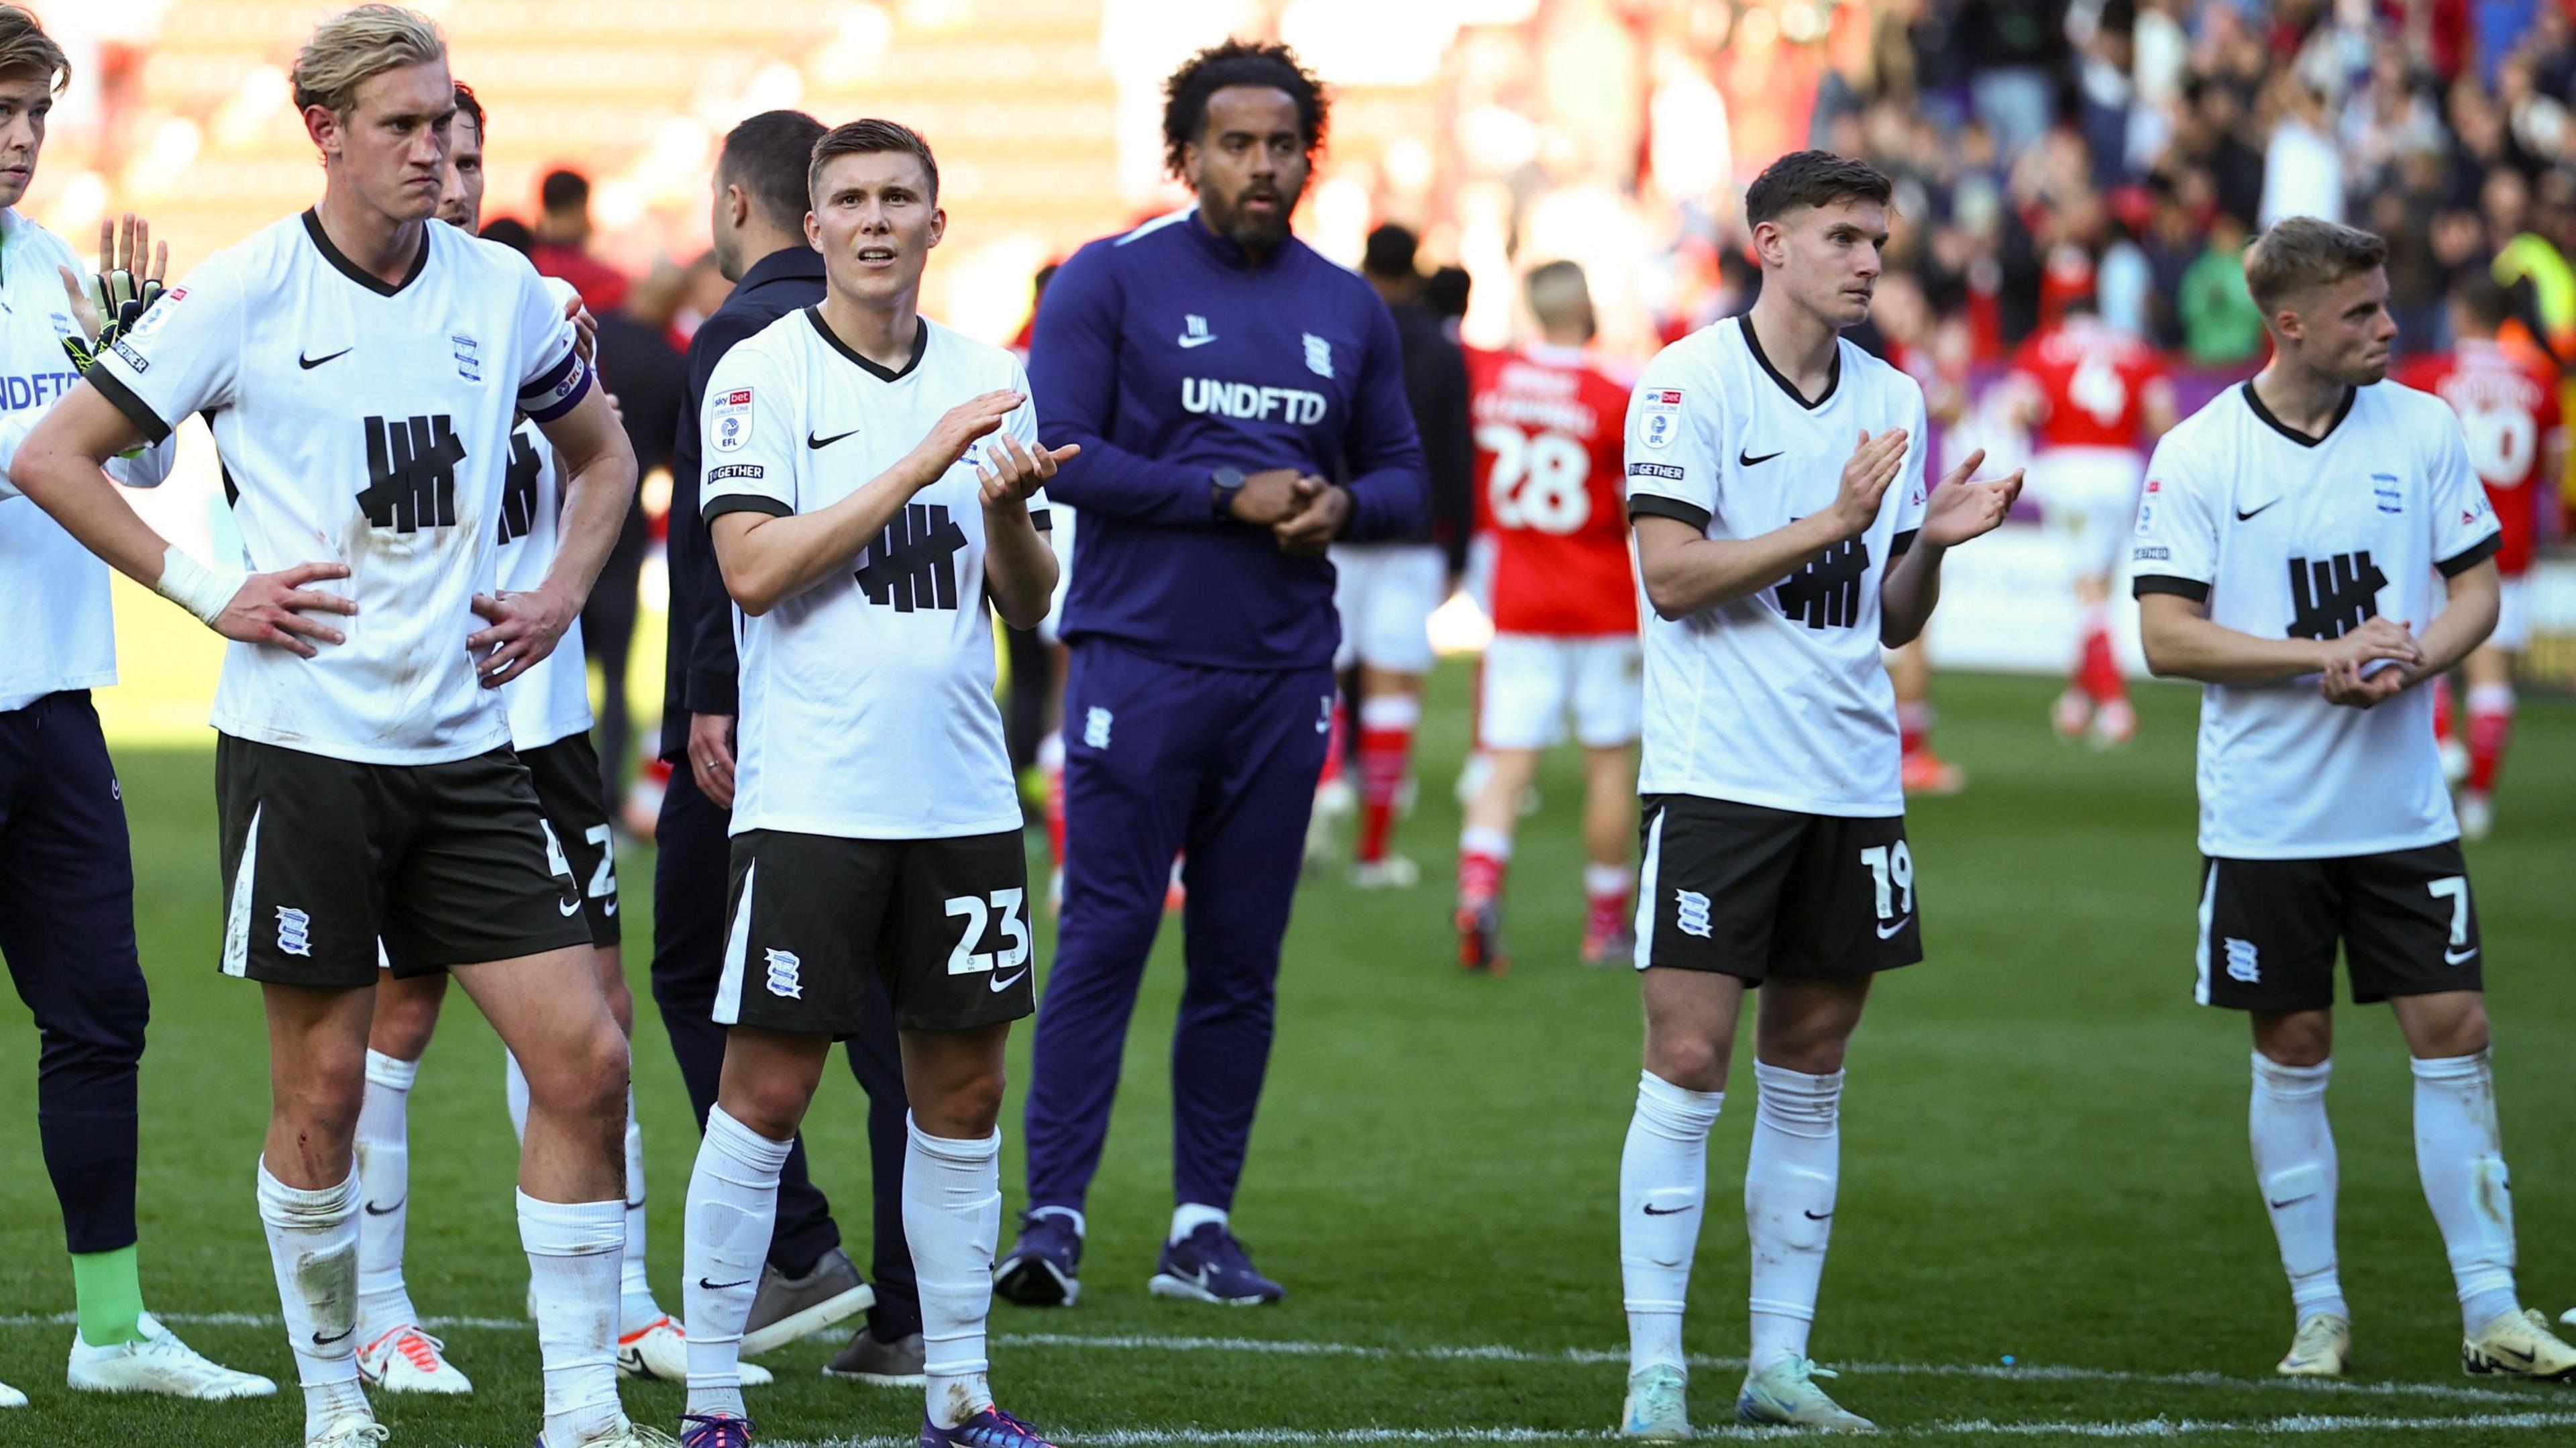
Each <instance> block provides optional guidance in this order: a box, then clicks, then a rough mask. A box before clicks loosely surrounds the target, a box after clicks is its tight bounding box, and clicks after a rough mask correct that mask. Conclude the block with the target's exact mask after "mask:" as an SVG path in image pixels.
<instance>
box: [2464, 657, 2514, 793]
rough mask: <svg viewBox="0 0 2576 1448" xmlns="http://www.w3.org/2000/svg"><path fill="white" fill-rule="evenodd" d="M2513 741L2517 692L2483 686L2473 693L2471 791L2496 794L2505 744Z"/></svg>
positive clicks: (2470, 714) (2509, 689)
mask: <svg viewBox="0 0 2576 1448" xmlns="http://www.w3.org/2000/svg"><path fill="white" fill-rule="evenodd" d="M2511 737H2513V688H2512V686H2511V685H2503V686H2498V685H2495V684H2482V685H2480V686H2479V687H2477V688H2474V689H2471V690H2470V691H2469V788H2471V789H2473V790H2475V791H2477V792H2478V793H2480V794H2491V793H2493V792H2494V790H2495V777H2496V770H2497V768H2498V767H2499V766H2501V765H2502V764H2503V763H2504V746H2505V741H2506V740H2507V739H2510V738H2511Z"/></svg>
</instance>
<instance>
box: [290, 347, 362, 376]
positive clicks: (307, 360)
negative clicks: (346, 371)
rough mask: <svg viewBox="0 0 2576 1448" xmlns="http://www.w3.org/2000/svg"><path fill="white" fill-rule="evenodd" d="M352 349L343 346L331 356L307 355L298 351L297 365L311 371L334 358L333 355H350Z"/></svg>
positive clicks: (296, 355) (296, 356)
mask: <svg viewBox="0 0 2576 1448" xmlns="http://www.w3.org/2000/svg"><path fill="white" fill-rule="evenodd" d="M351 350H352V349H350V348H347V347H343V348H341V349H340V350H339V351H337V352H334V353H332V354H331V356H330V357H307V356H305V355H304V354H303V353H301V352H298V353H296V354H295V365H296V366H298V367H301V368H303V369H304V370H305V371H307V372H310V371H312V370H313V369H314V368H316V367H319V366H321V365H322V364H323V363H325V362H328V361H330V360H332V358H333V357H346V356H348V355H349V353H350V351H351Z"/></svg>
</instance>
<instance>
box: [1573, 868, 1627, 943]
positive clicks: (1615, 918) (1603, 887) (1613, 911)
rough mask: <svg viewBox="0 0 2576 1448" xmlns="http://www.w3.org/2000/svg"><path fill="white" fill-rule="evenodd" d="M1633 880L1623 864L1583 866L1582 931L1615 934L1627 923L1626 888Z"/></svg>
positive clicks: (1592, 933) (1588, 933)
mask: <svg viewBox="0 0 2576 1448" xmlns="http://www.w3.org/2000/svg"><path fill="white" fill-rule="evenodd" d="M1632 883H1634V880H1633V877H1632V876H1630V875H1629V873H1628V867H1627V866H1625V865H1599V864H1594V865H1586V866H1584V867H1583V898H1584V902H1585V906H1586V909H1585V912H1584V922H1583V929H1584V933H1585V934H1587V935H1593V936H1603V935H1615V934H1617V933H1618V932H1619V931H1620V930H1621V929H1623V928H1624V927H1625V926H1626V925H1627V924H1628V888H1629V886H1630V885H1631V884H1632Z"/></svg>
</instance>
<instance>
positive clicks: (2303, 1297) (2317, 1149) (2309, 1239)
mask: <svg viewBox="0 0 2576 1448" xmlns="http://www.w3.org/2000/svg"><path fill="white" fill-rule="evenodd" d="M2333 1074H2334V1063H2333V1062H2332V1061H2320V1062H2318V1063H2317V1064H2315V1065H2313V1066H2284V1065H2282V1064H2281V1063H2279V1062H2278V1061H2274V1060H2272V1059H2271V1058H2269V1057H2267V1056H2265V1055H2264V1054H2263V1053H2262V1052H2260V1051H2257V1052H2255V1053H2254V1104H2253V1107H2252V1109H2251V1111H2250V1113H2249V1130H2248V1133H2247V1134H2248V1135H2250V1136H2251V1137H2252V1138H2253V1141H2254V1184H2255V1186H2256V1187H2258V1188H2260V1189H2261V1191H2262V1193H2263V1206H2264V1209H2265V1210H2266V1211H2269V1212H2270V1213H2271V1214H2272V1235H2273V1236H2274V1237H2276V1238H2278V1239H2279V1240H2280V1243H2281V1270H2282V1271H2283V1272H2286V1273H2288V1274H2289V1277H2290V1309H2291V1313H2292V1320H2293V1322H2294V1323H2295V1322H2305V1321H2307V1320H2308V1319H2309V1318H2310V1317H2312V1316H2315V1315H2316V1314H2317V1313H2320V1312H2330V1313H2333V1314H2334V1315H2335V1316H2337V1317H2341V1318H2346V1319H2349V1318H2350V1317H2351V1316H2352V1309H2351V1308H2350V1307H2348V1306H2346V1305H2345V1304H2344V1300H2343V1281H2342V1278H2341V1277H2340V1276H2339V1275H2338V1274H2337V1272H2336V1270H2335V1187H2336V1185H2337V1183H2338V1181H2339V1177H2338V1174H2337V1172H2336V1169H2335V1144H2334V1129H2333V1128H2332V1127H2331V1126H2329V1125H2328V1124H2327V1122H2326V1079H2327V1078H2328V1077H2329V1076H2331V1075H2333Z"/></svg>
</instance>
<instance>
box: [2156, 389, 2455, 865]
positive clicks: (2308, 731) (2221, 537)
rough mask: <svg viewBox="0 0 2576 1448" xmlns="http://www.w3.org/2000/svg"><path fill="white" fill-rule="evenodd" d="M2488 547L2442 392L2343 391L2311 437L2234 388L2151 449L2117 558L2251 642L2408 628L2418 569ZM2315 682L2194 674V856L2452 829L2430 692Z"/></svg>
mask: <svg viewBox="0 0 2576 1448" xmlns="http://www.w3.org/2000/svg"><path fill="white" fill-rule="evenodd" d="M2500 541H2501V537H2500V533H2499V525H2498V524H2497V522H2496V517H2495V513H2494V511H2493V510H2492V509H2491V508H2489V507H2488V506H2487V495H2486V489H2485V488H2483V487H2481V486H2480V485H2479V483H2478V477H2477V473H2476V472H2475V471H2474V470H2473V469H2472V468H2471V467H2470V465H2469V453H2468V444H2467V443H2466V442H2465V441H2464V440H2463V439H2462V438H2461V435H2460V422H2459V419H2458V418H2457V417H2456V416H2454V415H2453V414H2452V412H2451V409H2450V408H2449V407H2448V406H2447V405H2445V404H2444V403H2443V402H2442V400H2441V399H2440V398H2438V397H2434V396H2432V395H2431V394H2429V393H2424V392H2418V391H2416V390H2414V389H2413V388H2411V387H2404V386H2401V385H2399V384H2397V383H2394V382H2382V383H2378V384H2376V385H2374V386H2370V387H2361V388H2355V389H2354V390H2353V391H2352V393H2351V394H2350V396H2349V397H2348V399H2347V400H2346V402H2345V405H2344V411H2343V412H2342V413H2341V414H2339V415H2338V416H2337V417H2336V419H2335V422H2334V425H2333V426H2332V427H2331V428H2329V429H2328V430H2327V432H2326V435H2325V436H2324V437H2323V438H2313V439H2312V438H2308V437H2304V436H2301V435H2300V434H2298V433H2295V432H2292V431H2291V430H2290V429H2289V428H2287V427H2286V426H2284V425H2283V424H2281V423H2280V422H2279V421H2278V420H2276V419H2275V418H2274V417H2273V416H2272V415H2271V413H2270V412H2269V411H2267V410H2266V409H2265V408H2264V407H2263V404H2262V403H2261V401H2259V400H2258V399H2257V398H2256V397H2255V395H2254V385H2253V384H2252V383H2250V382H2248V383H2246V384H2244V385H2242V386H2238V387H2231V388H2229V389H2227V390H2226V391H2225V392H2222V393H2220V394H2219V395H2218V396H2217V397H2216V398H2214V399H2212V400H2211V401H2210V403H2209V404H2208V405H2207V406H2205V407H2203V408H2201V410H2200V411H2198V412H2196V413H2194V414H2192V415H2191V417H2190V418H2188V419H2186V420H2185V421H2184V422H2183V423H2182V424H2181V425H2180V426H2178V427H2176V428H2175V429H2174V430H2173V431H2172V432H2170V433H2167V434H2166V435H2165V437H2164V439H2163V440H2162V441H2161V442H2159V443H2157V445H2156V453H2155V459H2154V461H2152V462H2151V463H2149V464H2148V466H2147V486H2146V491H2145V492H2144V493H2143V494H2141V495H2140V497H2139V500H2138V527H2137V538H2136V541H2135V542H2134V544H2133V545H2132V548H2131V555H2132V567H2131V569H2130V572H2131V575H2132V577H2133V578H2134V580H2135V582H2134V584H2133V587H2134V588H2135V590H2136V591H2137V592H2138V593H2139V594H2142V595H2143V594H2149V593H2172V594H2179V595H2181V596H2182V597H2185V598H2188V599H2192V600H2194V601H2196V602H2206V603H2207V604H2208V605H2209V616H2210V618H2211V620H2212V621H2214V622H2216V623H2218V624H2220V625H2221V626H2223V627H2226V628H2231V629H2235V630H2236V631H2238V632H2239V633H2249V634H2253V635H2256V636H2257V637H2261V638H2274V639H2277V638H2312V639H2333V638H2341V637H2342V636H2343V635H2344V634H2346V633H2348V632H2350V631H2351V630H2353V629H2356V628H2359V627H2360V626H2361V625H2362V624H2363V622H2365V621H2366V620H2368V619H2371V618H2373V617H2381V616H2384V617H2388V618H2393V619H2396V620H2398V621H2400V622H2402V623H2404V624H2406V625H2407V626H2408V627H2409V628H2411V629H2413V630H2414V631H2415V632H2417V633H2421V632H2423V630H2424V628H2425V626H2426V625H2428V624H2430V623H2431V622H2432V621H2433V619H2434V616H2435V615H2437V614H2438V613H2440V612H2441V610H2442V606H2443V595H2442V592H2441V590H2440V589H2438V588H2436V587H2435V585H2434V575H2435V573H2436V572H2437V571H2439V572H2440V573H2442V574H2445V575H2448V574H2455V573H2458V572H2460V571H2462V570H2463V569H2467V568H2470V567H2473V566H2475V565H2476V564H2477V563H2479V562H2480V561H2482V560H2484V559H2486V558H2489V557H2492V556H2493V555H2494V553H2495V551H2496V548H2497V547H2498V546H2499V543H2500ZM2317 680H2318V676H2317V675H2314V674H2310V675H2307V676H2306V677H2303V678H2297V679H2286V680H2281V681H2278V682H2275V683H2269V684H2208V685H2204V686H2203V687H2202V690H2201V704H2200V849H2201V853H2202V854H2205V855H2210V856H2213V857H2216V858H2219V859H2233V860H2304V859H2324V858H2331V857H2337V856H2346V855H2375V854H2381V853H2384V852H2387V851H2390V850H2407V849H2414V848H2417V847H2419V846H2423V845H2435V844H2440V843H2442V842H2444V841H2446V840H2450V839H2455V838H2457V837H2458V835H2459V832H2460V831H2459V825H2458V823H2457V821H2456V820H2455V819H2454V818H2453V817H2452V814H2451V797H2450V793H2449V791H2448V790H2447V789H2445V788H2444V786H2443V782H2442V762H2441V757H2440V754H2439V751H2438V749H2437V748H2436V746H2435V744H2434V742H2433V691H2432V690H2430V689H2409V690H2407V691H2406V692H2404V693H2402V694H2399V695H2398V696H2397V697H2396V698H2394V699H2391V700H2389V701H2388V702H2387V703H2385V704H2382V705H2380V706H2379V707H2377V708H2375V709H2368V710H2363V709H2348V708H2344V707H2341V706H2339V705H2335V704H2329V703H2327V702H2326V701H2325V698H2324V697H2323V696H2322V695H2320V694H2319V693H2318V692H2317Z"/></svg>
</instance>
